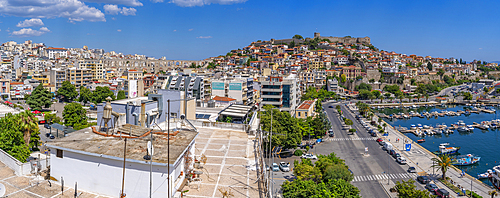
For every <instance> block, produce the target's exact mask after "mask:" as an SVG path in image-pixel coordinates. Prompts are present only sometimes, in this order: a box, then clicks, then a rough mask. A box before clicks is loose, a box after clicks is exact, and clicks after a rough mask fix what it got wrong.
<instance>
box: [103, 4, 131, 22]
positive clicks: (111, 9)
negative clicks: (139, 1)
mask: <svg viewBox="0 0 500 198" xmlns="http://www.w3.org/2000/svg"><path fill="white" fill-rule="evenodd" d="M104 11H105V12H106V14H112V15H117V14H118V13H120V14H123V15H125V16H128V15H135V12H137V10H136V9H135V8H126V7H123V8H118V6H117V5H110V4H106V5H104ZM113 20H114V19H113Z"/></svg>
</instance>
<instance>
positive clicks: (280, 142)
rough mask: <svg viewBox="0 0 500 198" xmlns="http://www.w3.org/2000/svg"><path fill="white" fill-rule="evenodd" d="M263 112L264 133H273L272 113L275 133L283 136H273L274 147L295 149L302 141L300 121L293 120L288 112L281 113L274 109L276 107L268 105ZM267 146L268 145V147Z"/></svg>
mask: <svg viewBox="0 0 500 198" xmlns="http://www.w3.org/2000/svg"><path fill="white" fill-rule="evenodd" d="M263 108H264V109H265V111H264V112H261V124H262V130H263V131H271V112H272V118H273V130H272V131H273V133H276V134H278V133H279V134H283V135H273V136H272V138H273V139H272V146H282V147H283V148H285V149H289V148H295V147H297V144H298V143H300V142H301V140H302V130H301V128H300V127H299V124H297V123H298V121H297V120H298V119H297V118H293V117H292V116H291V115H290V113H288V112H281V111H279V110H278V109H273V108H274V106H272V105H266V106H264V107H263ZM266 146H267V145H266Z"/></svg>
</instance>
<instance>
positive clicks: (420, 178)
mask: <svg viewBox="0 0 500 198" xmlns="http://www.w3.org/2000/svg"><path fill="white" fill-rule="evenodd" d="M417 181H418V182H420V183H421V184H428V183H429V182H430V179H429V177H427V176H418V177H417Z"/></svg>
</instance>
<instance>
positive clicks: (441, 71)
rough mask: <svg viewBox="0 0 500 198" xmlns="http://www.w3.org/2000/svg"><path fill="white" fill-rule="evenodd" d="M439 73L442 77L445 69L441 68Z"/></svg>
mask: <svg viewBox="0 0 500 198" xmlns="http://www.w3.org/2000/svg"><path fill="white" fill-rule="evenodd" d="M437 75H438V76H440V77H443V75H444V70H443V69H439V70H438V72H437Z"/></svg>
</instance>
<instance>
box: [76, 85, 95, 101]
mask: <svg viewBox="0 0 500 198" xmlns="http://www.w3.org/2000/svg"><path fill="white" fill-rule="evenodd" d="M91 100H92V92H91V91H90V89H87V88H85V87H84V86H81V87H80V97H79V98H78V101H80V102H83V105H85V104H86V103H87V102H90V101H91Z"/></svg>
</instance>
